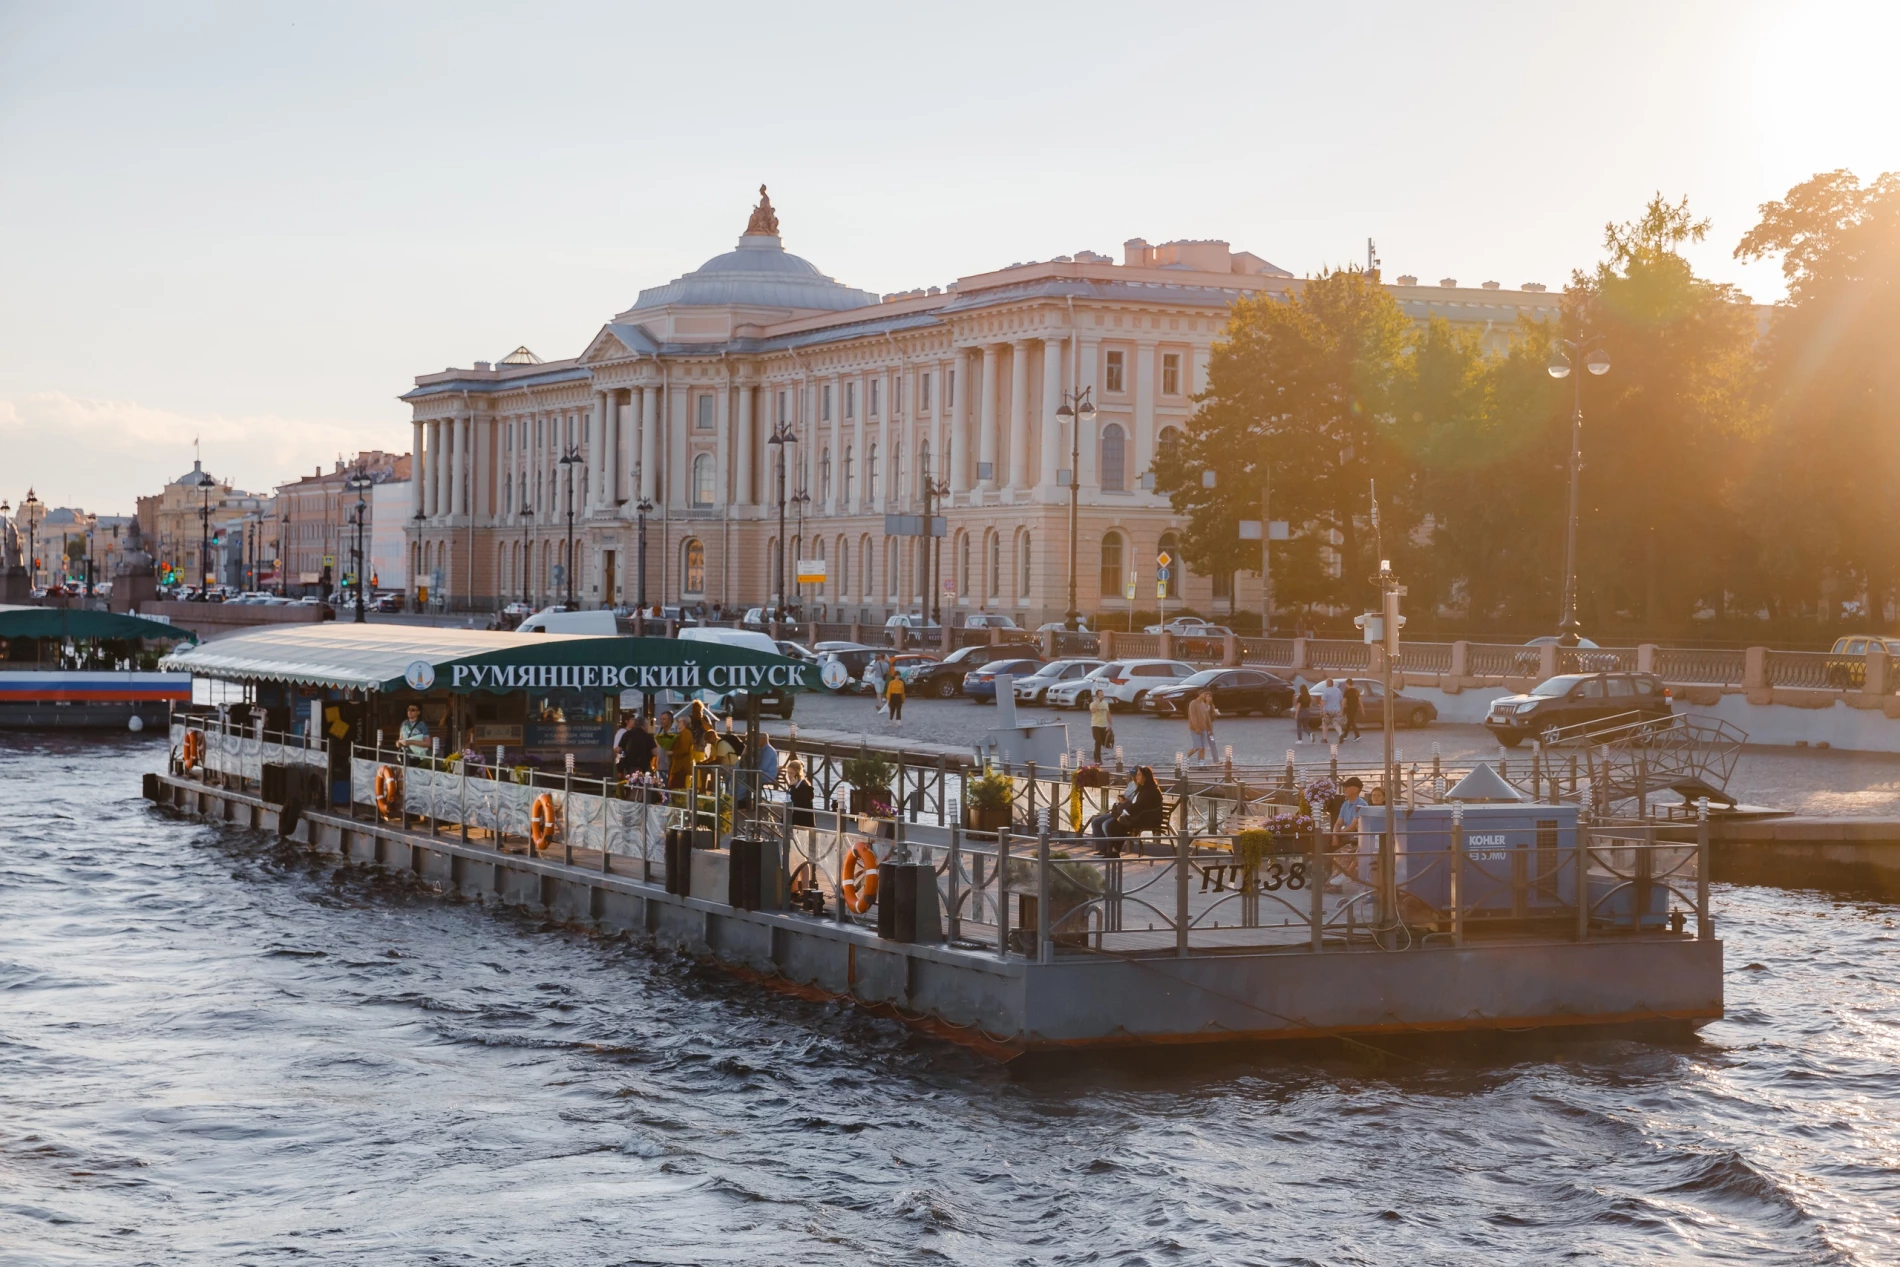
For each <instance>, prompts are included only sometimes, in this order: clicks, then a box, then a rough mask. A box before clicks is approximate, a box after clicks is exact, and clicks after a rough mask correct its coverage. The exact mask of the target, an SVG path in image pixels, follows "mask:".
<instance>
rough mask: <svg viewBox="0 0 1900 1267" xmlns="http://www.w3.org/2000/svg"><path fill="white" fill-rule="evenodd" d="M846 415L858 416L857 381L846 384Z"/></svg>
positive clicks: (850, 416)
mask: <svg viewBox="0 0 1900 1267" xmlns="http://www.w3.org/2000/svg"><path fill="white" fill-rule="evenodd" d="M844 416H845V417H846V418H855V417H857V416H858V385H857V384H856V383H846V384H845V385H844Z"/></svg>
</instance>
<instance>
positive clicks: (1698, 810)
mask: <svg viewBox="0 0 1900 1267" xmlns="http://www.w3.org/2000/svg"><path fill="white" fill-rule="evenodd" d="M1695 936H1696V940H1697V941H1709V940H1711V939H1712V938H1714V936H1715V926H1714V925H1713V924H1711V923H1710V922H1709V798H1708V797H1706V796H1702V797H1697V798H1696V803H1695Z"/></svg>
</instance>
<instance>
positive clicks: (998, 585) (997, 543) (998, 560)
mask: <svg viewBox="0 0 1900 1267" xmlns="http://www.w3.org/2000/svg"><path fill="white" fill-rule="evenodd" d="M1002 592H1003V534H1002V533H1000V532H992V533H991V534H990V587H989V595H990V597H991V598H996V597H998V596H1000V595H1001V594H1002Z"/></svg>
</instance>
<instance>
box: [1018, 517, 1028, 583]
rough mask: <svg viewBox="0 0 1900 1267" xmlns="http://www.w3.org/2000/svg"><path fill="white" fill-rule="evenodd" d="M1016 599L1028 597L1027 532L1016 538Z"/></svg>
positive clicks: (1024, 531) (1026, 530) (1025, 530)
mask: <svg viewBox="0 0 1900 1267" xmlns="http://www.w3.org/2000/svg"><path fill="white" fill-rule="evenodd" d="M1016 597H1018V598H1028V597H1029V530H1028V529H1026V528H1025V529H1024V530H1023V531H1022V532H1021V533H1019V534H1018V535H1017V537H1016Z"/></svg>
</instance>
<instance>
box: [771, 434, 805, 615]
mask: <svg viewBox="0 0 1900 1267" xmlns="http://www.w3.org/2000/svg"><path fill="white" fill-rule="evenodd" d="M766 443H767V444H769V445H773V446H776V447H777V449H778V583H777V585H776V586H775V587H774V589H773V593H772V601H773V603H774V604H775V605H776V606H777V607H778V608H779V609H780V610H781V612H782V611H783V609H784V607H785V468H786V465H787V463H788V455H789V447H788V446H790V445H794V444H797V443H798V436H797V435H795V434H794V433H793V432H792V424H791V423H789V422H786V421H785V420H784V419H782V418H781V419H780V420H779V421H778V422H777V423H776V424H774V425H773V427H772V434H771V436H770V437H769V438H767V440H766Z"/></svg>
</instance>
